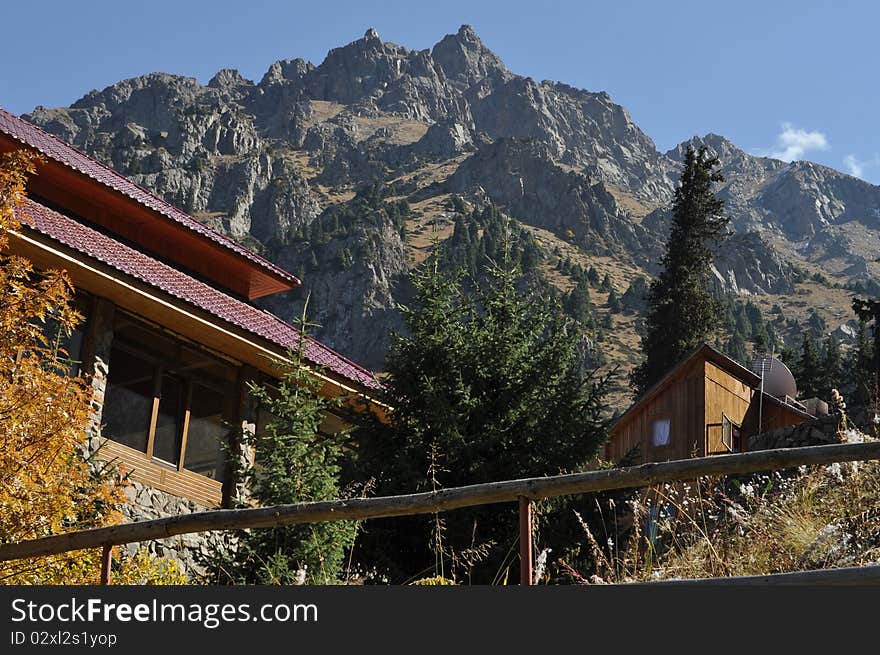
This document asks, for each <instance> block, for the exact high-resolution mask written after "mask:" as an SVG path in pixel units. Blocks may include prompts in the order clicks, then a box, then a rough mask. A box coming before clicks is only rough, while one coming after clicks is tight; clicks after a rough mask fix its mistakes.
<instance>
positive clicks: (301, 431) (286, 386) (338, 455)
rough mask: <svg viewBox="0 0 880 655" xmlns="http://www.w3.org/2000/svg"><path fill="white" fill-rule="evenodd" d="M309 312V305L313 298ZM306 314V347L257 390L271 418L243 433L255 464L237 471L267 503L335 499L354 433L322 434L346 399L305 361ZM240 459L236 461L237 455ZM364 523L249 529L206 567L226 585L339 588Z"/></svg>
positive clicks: (291, 353) (257, 498)
mask: <svg viewBox="0 0 880 655" xmlns="http://www.w3.org/2000/svg"><path fill="white" fill-rule="evenodd" d="M305 307H306V308H307V307H308V299H306V303H305ZM305 312H306V309H305V308H304V309H303V315H302V317H301V319H300V345H299V347H298V348H297V349H295V350H291V351H289V352H288V354H287V361H285V362H281V363H279V366H280V368H281V371H282V377H281V379H280V380H279V381H278V383H277V385H275V386H268V385H267V386H258V385H251V386H250V392H251V395H252V397H254V398H255V399H256V400H258V401H259V403H260V405H261V411H263V412H265V415H266V416H268V417H270V418H269V420H268V421H267V423H266V425H265V426H264V429H263V430H261V431H260V432H259V433H257V434H254V435H251V436H249V437H248V436H247V435H243V436H242V440H243V444H244V445H245V446H248V447H252V448H253V451H254V453H255V460H254V462H253V464H251V465H248V466H246V467H244V469H243V470H236V471H234V475H235V477H236V479H238V480H240V481H242V482H243V483H244V484H245V486H246V488H247V489H248V491H249V495H250V497H251V498H252V499H253V500H255V501H257V502H258V503H259V504H260V505H263V506H269V505H282V504H290V503H297V502H310V501H319V500H336V499H339V498H340V497H341V496H342V491H341V489H340V486H339V473H340V469H341V461H342V458H343V450H344V448H345V444H346V442H347V440H348V437H349V435H348V433H347V432H340V433H336V434H324V433H322V432H320V426H321V422H322V421H323V419H324V417H325V413H326V412H327V411H328V410H331V409H332V408H334V407H338V406H339V405H340V404H341V399H340V398H338V397H337V398H334V399H328V398H324V397H323V396H321V395H320V394H319V391H320V389H321V387H322V385H323V382H322V381H321V379H320V378H318V377H316V376H315V374H314V372H313V371H312V368H313V367H312V365H310V364H309V362H308V361H307V360H306V359H305V344H306V326H307V325H309V324H308V323H307V322H306V318H305V317H306V314H305ZM231 459H233V461H236V458H231ZM356 531H357V526H356V524H355V523H354V522H351V521H334V522H326V523H310V524H304V525H291V526H286V527H282V528H273V529H265V530H252V531H242V532H240V533H238V541H237V542H236V543H235V547H234V548H232V549H230V550H229V551H228V552H224V553H218V554H216V555H215V556H214V557H213V558H211V559H209V561H207V562H205V564H206V565H207V568H208V571H209V572H208V576H209V580H210V581H212V582H214V583H220V584H229V583H232V584H302V583H309V584H332V583H335V582H339V580H340V577H341V576H342V572H343V565H344V563H345V557H346V555H347V554H348V551H349V549H350V548H351V546H352V544H353V542H354V537H355V534H356Z"/></svg>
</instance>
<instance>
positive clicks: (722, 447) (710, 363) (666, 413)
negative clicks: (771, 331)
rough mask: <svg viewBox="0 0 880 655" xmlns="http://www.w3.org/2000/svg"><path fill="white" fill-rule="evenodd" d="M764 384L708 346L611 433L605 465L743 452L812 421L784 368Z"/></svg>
mask: <svg viewBox="0 0 880 655" xmlns="http://www.w3.org/2000/svg"><path fill="white" fill-rule="evenodd" d="M767 361H768V365H767V366H766V368H767V370H766V371H765V372H764V379H763V391H762V377H761V376H760V375H758V374H757V373H755V372H754V371H751V370H749V369H747V368H745V367H743V366H741V365H740V364H738V363H737V362H735V361H734V360H732V359H730V358H729V357H727V356H726V355H724V354H723V353H721V352H719V351H717V350H715V349H714V348H712V347H711V346H709V345H703V346H701V347H699V348H697V349H696V350H695V351H694V352H693V353H691V354H690V355H689V356H688V357H687V358H686V359H685V360H684V361H682V362H681V363H679V364H678V366H676V367H675V368H674V369H672V370H671V371H669V373H667V374H666V375H665V376H664V377H663V378H662V379H661V380H660V381H659V382H657V384H655V385H654V386H653V387H652V388H651V389H650V390H648V391H647V392H646V393H645V394H644V395H643V396H642V397H641V398H639V399H638V401H637V402H636V403H635V404H633V405H632V407H630V408H629V409H628V410H627V411H626V412H625V413H624V414H623V415H622V416H620V417H619V418H618V419H617V421H615V422H614V424H613V425H612V426H611V431H610V432H611V434H610V438H609V440H608V442H607V443H606V445H605V458H606V459H608V460H611V461H620V460H621V459H622V458H624V457H625V456H627V455H628V454H630V453H638V459H639V460H640V461H641V462H661V461H667V460H673V459H686V458H688V457H703V456H707V455H719V454H724V453H731V452H743V451H744V450H745V444H746V443H747V440H748V437H749V436H751V435H754V434H758V433H762V432H766V431H769V430H772V429H775V428H779V427H784V426H787V425H797V424H799V423H803V422H805V421H809V420H812V419H813V418H815V417H814V416H813V415H812V414H810V413H809V412H808V411H807V410H806V408H805V407H804V406H803V405H801V404H800V403H798V402H797V401H795V400H794V398H795V396H796V395H797V389H796V387H795V386H794V378H793V377H792V376H791V373H790V372H789V371H788V369H787V368H786V367H785V365H784V364H783V363H782V362H780V361H778V360H776V359H773V358H770V359H768V360H767Z"/></svg>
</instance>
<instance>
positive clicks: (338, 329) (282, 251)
mask: <svg viewBox="0 0 880 655" xmlns="http://www.w3.org/2000/svg"><path fill="white" fill-rule="evenodd" d="M25 118H26V119H27V120H30V121H31V122H33V123H35V124H37V125H39V126H41V127H43V128H44V129H47V130H48V131H50V132H53V133H55V134H57V135H58V136H60V137H62V138H64V139H65V140H67V141H69V142H71V143H73V144H74V145H75V146H77V147H79V148H81V149H82V150H84V151H85V152H87V153H89V154H91V155H92V156H95V157H97V158H98V159H100V160H102V161H104V162H105V163H107V164H108V165H110V166H112V167H114V168H116V169H117V170H119V171H120V172H122V173H123V174H126V175H128V176H130V177H132V178H133V179H134V180H135V181H137V182H139V183H140V184H143V185H144V186H146V187H147V188H150V189H151V190H153V191H154V192H156V193H158V194H159V195H161V196H162V197H164V198H165V199H166V200H168V201H169V202H172V203H173V204H176V205H178V206H180V207H181V208H183V209H185V210H186V211H188V212H189V213H190V214H192V215H194V216H195V217H196V218H198V219H199V220H202V221H204V222H205V223H207V224H209V225H210V226H212V227H214V228H215V229H218V230H220V231H222V232H224V233H225V234H227V235H230V236H231V237H233V238H235V239H237V240H239V241H241V242H242V243H245V244H246V245H248V246H250V247H252V248H254V249H256V250H258V251H259V252H260V253H261V254H264V255H266V256H268V257H269V258H270V259H272V260H273V261H275V262H276V263H279V264H282V265H284V266H285V267H288V268H290V269H291V270H292V272H294V273H296V274H298V275H300V277H301V278H303V279H304V281H305V286H306V287H308V288H309V289H311V290H312V292H313V295H312V302H311V305H310V307H311V308H313V309H314V310H315V312H316V317H315V318H316V320H317V322H318V323H320V324H321V325H322V327H320V328H319V329H318V333H317V334H316V336H318V337H319V338H321V339H323V340H324V341H326V342H327V343H328V344H329V345H331V346H333V347H334V348H336V349H337V350H339V351H341V352H344V353H346V354H347V355H348V356H351V357H352V358H354V359H356V360H358V361H362V362H364V363H366V364H367V365H369V366H372V367H374V368H381V366H382V357H383V354H384V347H385V344H386V343H387V334H388V332H389V330H392V329H401V323H400V317H399V314H398V313H397V310H396V307H397V305H398V304H399V302H401V301H402V300H405V299H406V297H407V293H408V291H407V282H406V278H407V274H408V272H409V271H410V270H411V269H412V268H413V266H416V265H418V263H419V262H420V261H423V260H424V257H425V256H426V253H427V251H428V250H429V249H430V247H431V243H432V242H433V241H434V240H440V241H444V240H445V239H446V238H448V237H449V236H450V235H451V234H452V231H453V227H454V225H455V223H456V221H457V220H460V216H461V212H462V208H464V210H466V211H468V210H470V209H472V208H479V207H484V206H486V205H487V204H489V203H492V204H494V205H497V206H498V207H499V208H500V209H501V210H502V211H503V212H505V213H506V214H507V215H509V216H510V217H511V218H512V219H513V220H514V221H515V222H516V223H518V224H520V225H522V226H523V227H524V228H525V229H528V230H530V231H531V232H532V233H533V234H534V235H536V238H537V239H538V240H539V241H538V243H539V244H540V247H541V248H542V258H543V259H542V263H541V265H540V270H541V271H542V275H543V276H544V278H546V280H547V281H548V282H549V283H550V284H551V285H553V286H554V287H555V288H558V289H559V290H560V291H561V292H565V291H567V290H568V289H569V288H570V287H571V286H572V284H573V282H572V280H571V277H570V275H568V274H560V273H559V271H558V269H559V268H560V266H561V265H562V264H561V261H560V258H564V257H568V258H570V259H573V260H574V261H576V262H580V263H581V264H583V265H584V267H585V268H586V267H587V266H596V267H600V268H601V269H602V271H603V273H607V274H608V275H609V279H610V280H611V281H612V285H613V287H614V288H615V289H616V291H617V292H618V294H623V293H624V292H625V291H626V290H627V289H628V288H629V287H630V286H631V285H632V284H633V283H634V281H635V280H636V278H638V277H649V276H650V275H653V274H656V272H657V266H658V261H659V257H660V254H661V253H662V246H663V241H664V239H665V234H666V229H667V226H668V207H669V204H670V202H671V199H672V195H673V192H674V189H675V183H676V181H677V176H678V170H679V167H680V164H681V158H682V154H683V151H684V148H686V147H687V145H689V144H690V145H694V146H699V145H706V146H707V147H708V148H709V149H710V151H712V152H713V153H717V154H718V155H719V157H720V159H721V163H722V172H723V174H724V176H725V178H726V179H725V182H724V183H723V184H722V185H720V186H719V189H718V193H719V196H720V197H722V198H723V199H724V200H725V205H726V211H727V212H728V214H729V215H730V216H731V226H732V231H733V236H732V238H731V239H730V240H729V241H728V242H726V245H723V246H722V247H721V249H720V251H719V256H718V258H717V259H716V262H715V269H714V277H715V279H716V280H717V283H718V284H719V285H720V287H722V288H723V289H725V290H727V291H731V292H734V293H737V294H741V295H748V296H749V297H751V298H754V299H755V302H758V303H764V304H766V305H767V307H765V310H767V311H769V307H770V305H771V304H777V303H779V302H782V303H783V304H784V303H786V302H789V301H790V303H791V307H792V308H796V307H798V305H796V304H795V303H797V302H801V301H802V300H803V296H805V295H811V296H816V297H822V298H823V300H822V302H823V303H825V304H826V305H827V306H828V308H823V309H822V311H823V312H825V315H826V318H827V320H828V322H829V326H830V329H834V328H836V327H838V326H839V325H842V324H845V323H846V322H847V321H848V320H849V319H850V318H851V317H849V316H847V315H846V312H844V309H843V308H844V306H845V304H846V302H845V301H846V298H845V290H844V288H843V287H845V286H849V287H852V288H856V287H859V288H869V289H870V288H874V287H876V285H877V280H878V279H880V264H878V262H877V261H876V254H875V255H874V256H873V257H872V256H871V253H872V252H874V253H876V252H878V248H880V187H877V186H874V185H871V184H869V183H867V182H863V181H861V180H858V179H857V178H853V177H851V176H848V175H846V174H844V173H841V172H839V171H836V170H834V169H831V168H828V167H824V166H820V165H819V164H814V163H810V162H791V163H787V162H782V161H779V160H775V159H772V158H768V157H759V156H755V155H751V154H749V153H747V152H745V151H743V150H742V149H740V148H738V147H737V146H736V145H735V144H733V143H732V142H730V141H729V140H727V139H726V138H724V137H723V136H721V135H716V134H707V135H704V136H702V137H693V138H691V139H689V140H687V141H684V142H682V143H681V144H678V145H677V146H675V147H674V148H671V149H670V150H668V151H666V152H660V151H659V150H658V149H657V147H656V145H655V144H654V142H653V140H651V138H650V137H649V136H648V135H647V134H645V133H644V132H643V131H642V130H641V129H640V128H639V127H638V125H636V124H635V122H633V121H632V119H631V117H630V115H629V113H628V112H627V111H626V109H625V108H624V107H622V106H621V105H618V104H616V103H614V102H613V100H612V98H611V97H610V96H609V95H608V94H607V93H605V92H603V91H599V92H593V91H588V90H584V89H576V88H574V87H572V86H569V85H567V84H564V83H562V82H550V81H541V82H536V81H535V80H533V79H531V78H529V77H525V76H520V75H516V74H515V73H513V72H511V71H510V70H508V69H507V67H506V66H505V65H504V63H503V61H502V60H501V59H500V58H499V57H498V56H497V55H495V54H494V53H493V52H492V51H491V50H490V49H488V48H487V47H486V46H485V45H484V44H483V42H482V41H481V40H480V38H479V36H478V35H477V34H476V32H475V31H474V30H473V28H471V27H470V26H467V25H463V26H462V27H461V28H460V29H459V30H458V32H457V33H455V34H448V35H445V36H444V37H443V38H441V39H440V40H439V41H438V42H437V43H435V44H434V45H433V46H432V47H431V48H426V49H422V50H410V49H408V48H405V47H403V46H399V45H396V44H393V43H389V42H386V41H383V40H382V39H381V38H380V37H379V35H378V33H377V32H376V31H375V30H374V29H372V28H371V29H369V30H367V32H366V33H365V35H364V37H362V38H361V39H357V40H355V41H353V42H351V43H349V44H347V45H344V46H341V47H338V48H333V49H331V50H330V51H329V52H328V54H327V56H326V57H325V59H324V60H323V61H322V62H321V63H319V64H317V65H315V64H312V63H310V62H307V61H305V60H303V59H283V60H278V61H276V62H273V63H272V64H271V65H270V66H269V67H268V69H267V70H266V72H265V73H264V74H263V76H262V78H261V79H260V80H259V81H256V82H255V81H253V80H248V79H246V78H245V77H244V76H243V75H241V73H240V72H238V71H237V70H235V69H223V70H221V71H218V72H217V73H216V74H215V75H214V76H213V77H212V78H211V79H210V80H209V81H208V83H207V84H202V83H200V82H199V81H197V80H196V79H194V78H188V77H183V76H176V75H171V74H167V73H151V74H149V75H144V76H139V77H134V78H130V79H128V80H122V81H120V82H117V83H115V84H113V85H110V86H108V87H106V88H105V89H103V90H93V91H90V92H89V93H87V94H85V95H84V96H83V97H82V98H80V99H79V100H77V101H76V102H74V103H73V104H72V105H71V106H70V107H68V108H56V109H47V108H45V107H37V108H36V109H35V110H34V112H32V113H31V114H28V115H26V116H25ZM370 186H376V188H380V187H381V189H382V194H384V196H383V197H384V198H385V200H382V201H379V200H376V199H375V198H373V199H371V200H369V201H366V200H364V196H363V194H362V192H363V189H364V188H365V187H370ZM359 194H360V195H359ZM401 202H405V203H406V207H408V209H407V210H406V211H408V212H409V213H407V214H405V215H402V214H401V215H398V214H397V213H396V212H398V209H395V208H396V207H402V206H403V205H399V204H395V203H401ZM399 211H403V210H399ZM391 214H394V216H391ZM340 216H342V217H343V218H342V219H340ZM348 221H350V224H349V222H348ZM325 223H326V227H325ZM316 226H317V227H316ZM557 253H560V254H557ZM812 277H816V279H819V278H820V277H826V278H828V279H829V282H828V284H827V285H825V286H821V285H820V286H810V285H814V282H812V281H811V279H812ZM819 284H820V283H818V282H815V285H819ZM859 285H860V286H859ZM804 290H806V291H807V292H808V293H806V294H803V293H801V291H804ZM604 293H605V292H596V293H594V305H596V308H597V312H598V313H600V314H602V315H603V316H604V315H606V314H607V315H608V316H610V318H608V319H604V320H605V322H606V323H608V322H610V323H611V324H612V325H613V326H615V328H619V329H615V330H614V332H615V333H618V332H619V335H618V334H614V335H612V336H610V337H608V339H609V341H608V342H607V343H606V346H607V348H606V350H607V354H608V357H607V358H606V359H608V360H614V361H620V362H622V363H626V364H630V363H633V362H635V361H636V360H637V358H638V352H637V348H636V342H637V334H638V324H637V321H636V320H635V319H632V320H630V319H624V318H622V317H621V316H618V315H614V316H611V315H610V312H609V311H608V310H606V308H605V307H604V305H603V303H604V302H606V298H605V296H604V295H603V294H604ZM799 295H800V296H801V297H798V296H799ZM302 302H303V292H298V293H291V294H282V297H278V298H274V299H271V300H269V301H267V305H268V306H269V307H270V308H271V309H273V310H274V311H276V312H278V313H279V314H280V315H281V316H285V317H290V316H293V315H296V313H297V311H298V309H299V307H301V304H302ZM832 324H835V325H832ZM782 327H784V326H781V328H780V329H782ZM609 332H611V331H609ZM621 335H623V336H621Z"/></svg>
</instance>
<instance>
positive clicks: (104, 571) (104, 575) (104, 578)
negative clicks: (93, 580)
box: [101, 545, 113, 585]
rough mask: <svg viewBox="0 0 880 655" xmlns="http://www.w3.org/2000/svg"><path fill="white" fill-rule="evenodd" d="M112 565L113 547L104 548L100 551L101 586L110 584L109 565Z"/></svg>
mask: <svg viewBox="0 0 880 655" xmlns="http://www.w3.org/2000/svg"><path fill="white" fill-rule="evenodd" d="M111 564H113V546H109V545H108V546H104V549H103V550H102V551H101V584H102V585H108V584H110V565H111Z"/></svg>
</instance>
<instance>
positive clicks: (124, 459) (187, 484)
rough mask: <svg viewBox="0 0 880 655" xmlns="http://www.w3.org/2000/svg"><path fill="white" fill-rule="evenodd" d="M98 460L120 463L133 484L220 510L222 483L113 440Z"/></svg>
mask: <svg viewBox="0 0 880 655" xmlns="http://www.w3.org/2000/svg"><path fill="white" fill-rule="evenodd" d="M98 457H99V458H100V459H102V460H104V461H110V460H116V461H117V462H118V463H119V467H120V469H121V470H122V471H124V472H130V474H131V477H130V479H131V480H132V481H133V482H140V483H141V484H145V485H147V486H148V487H153V488H154V489H158V490H159V491H164V492H166V493H169V494H171V495H173V496H180V497H181V498H188V499H190V500H192V501H194V502H196V503H198V504H200V505H202V506H204V507H207V508H213V507H219V506H220V501H221V500H222V497H223V484H222V483H221V482H219V481H218V480H212V479H211V478H207V477H205V476H204V475H199V474H198V473H193V472H192V471H187V470H186V469H183V470H180V471H178V470H177V468H176V467H174V466H171V465H170V464H163V463H161V462H157V461H156V460H154V459H152V458H151V457H148V456H147V455H146V453H142V452H140V451H139V450H135V449H134V448H129V447H128V446H126V445H124V444H121V443H117V442H115V441H110V440H109V439H108V440H107V441H106V442H105V443H104V445H103V446H102V447H101V449H100V450H99V451H98Z"/></svg>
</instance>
